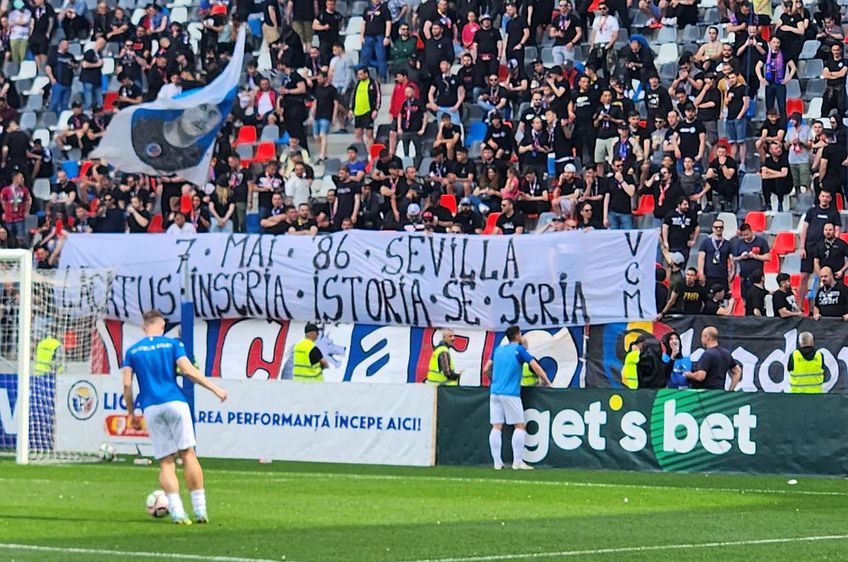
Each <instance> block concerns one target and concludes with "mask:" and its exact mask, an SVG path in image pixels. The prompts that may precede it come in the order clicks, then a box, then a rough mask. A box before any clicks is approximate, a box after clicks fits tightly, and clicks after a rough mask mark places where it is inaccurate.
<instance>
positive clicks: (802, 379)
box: [786, 332, 824, 394]
mask: <svg viewBox="0 0 848 562" xmlns="http://www.w3.org/2000/svg"><path fill="white" fill-rule="evenodd" d="M786 367H787V368H788V370H789V392H792V393H793V394H821V393H822V392H824V389H823V385H824V356H823V355H822V352H821V351H816V348H815V345H814V341H813V334H811V333H810V332H801V333H800V334H798V349H796V350H795V351H793V352H792V355H790V356H789V362H788V363H787V365H786Z"/></svg>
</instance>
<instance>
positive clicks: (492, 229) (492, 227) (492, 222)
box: [483, 213, 501, 234]
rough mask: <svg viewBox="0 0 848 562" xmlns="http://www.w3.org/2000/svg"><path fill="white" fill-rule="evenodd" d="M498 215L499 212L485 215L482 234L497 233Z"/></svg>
mask: <svg viewBox="0 0 848 562" xmlns="http://www.w3.org/2000/svg"><path fill="white" fill-rule="evenodd" d="M500 216H501V214H500V213H489V216H488V217H486V226H485V228H483V234H497V232H498V219H499V218H500Z"/></svg>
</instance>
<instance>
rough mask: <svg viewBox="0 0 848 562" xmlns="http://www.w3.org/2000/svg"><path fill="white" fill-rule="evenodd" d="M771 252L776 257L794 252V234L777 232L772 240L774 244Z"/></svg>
mask: <svg viewBox="0 0 848 562" xmlns="http://www.w3.org/2000/svg"><path fill="white" fill-rule="evenodd" d="M771 251H772V252H774V253H775V254H777V255H780V256H783V255H786V254H791V253H792V252H794V251H795V233H794V232H778V233H777V236H776V237H775V239H774V244H773V245H772V247H771Z"/></svg>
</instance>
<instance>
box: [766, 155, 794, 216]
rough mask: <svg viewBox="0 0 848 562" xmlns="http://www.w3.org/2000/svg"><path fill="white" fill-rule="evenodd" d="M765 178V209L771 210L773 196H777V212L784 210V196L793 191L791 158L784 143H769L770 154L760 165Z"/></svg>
mask: <svg viewBox="0 0 848 562" xmlns="http://www.w3.org/2000/svg"><path fill="white" fill-rule="evenodd" d="M760 175H761V176H762V179H763V198H764V199H765V210H766V211H771V196H772V195H776V196H777V212H778V213H780V212H783V198H784V197H785V196H787V195H789V193H790V192H791V191H792V175H791V174H790V173H789V160H788V159H787V157H786V154H784V152H783V145H781V144H780V143H776V142H773V143H771V144H769V147H768V155H767V156H766V159H765V160H764V161H763V163H762V166H761V167H760Z"/></svg>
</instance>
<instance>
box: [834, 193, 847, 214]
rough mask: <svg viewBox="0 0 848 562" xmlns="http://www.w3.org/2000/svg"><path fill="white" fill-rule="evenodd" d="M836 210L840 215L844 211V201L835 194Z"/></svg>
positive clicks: (838, 194)
mask: <svg viewBox="0 0 848 562" xmlns="http://www.w3.org/2000/svg"><path fill="white" fill-rule="evenodd" d="M836 210H837V211H839V212H840V213H841V212H842V211H844V210H845V199H843V198H842V194H841V193H837V194H836Z"/></svg>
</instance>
